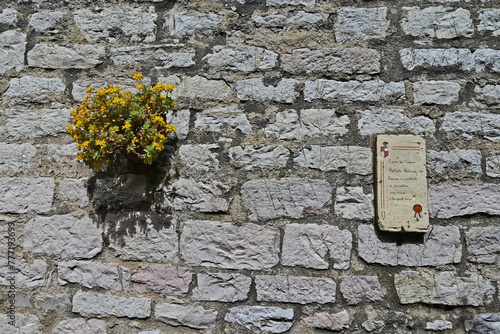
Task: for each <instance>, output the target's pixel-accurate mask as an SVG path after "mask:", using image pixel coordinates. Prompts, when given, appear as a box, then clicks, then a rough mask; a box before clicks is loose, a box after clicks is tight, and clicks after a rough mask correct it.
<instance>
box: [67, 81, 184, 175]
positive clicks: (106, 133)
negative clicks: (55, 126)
mask: <svg viewBox="0 0 500 334" xmlns="http://www.w3.org/2000/svg"><path fill="white" fill-rule="evenodd" d="M133 79H134V80H136V81H137V85H136V89H137V92H136V93H132V92H130V91H122V89H121V88H120V87H119V86H112V85H109V86H108V88H107V89H105V88H101V89H98V90H96V89H94V88H92V87H89V88H88V89H87V96H86V97H85V98H84V99H83V101H82V103H81V104H80V106H79V107H78V108H76V109H75V110H73V111H72V112H71V116H72V117H73V120H72V123H73V124H72V125H68V128H67V132H68V133H69V134H70V135H72V136H73V138H74V140H75V141H76V143H77V148H78V150H79V151H81V152H79V153H78V154H77V160H78V161H83V162H84V163H85V164H86V165H88V166H89V167H91V168H94V169H101V168H102V167H104V166H110V165H111V163H112V162H113V161H114V160H115V159H116V157H117V155H120V154H124V155H126V156H127V157H128V158H130V159H131V160H137V161H140V162H142V163H145V164H151V163H153V161H155V160H156V159H157V158H158V155H159V154H160V152H161V151H162V150H163V149H164V145H165V143H167V142H168V141H171V140H173V139H174V138H175V136H176V130H175V127H174V126H173V125H170V124H167V122H166V116H167V113H168V111H170V110H171V109H172V108H175V106H176V103H175V102H174V101H173V100H172V98H171V93H172V91H173V89H174V87H173V86H172V85H164V84H162V83H157V84H156V85H155V86H154V87H151V86H148V85H146V84H144V83H143V75H142V74H140V73H137V74H136V75H134V77H133Z"/></svg>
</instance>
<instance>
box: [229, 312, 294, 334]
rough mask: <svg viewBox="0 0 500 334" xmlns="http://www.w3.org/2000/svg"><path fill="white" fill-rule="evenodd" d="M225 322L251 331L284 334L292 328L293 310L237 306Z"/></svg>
mask: <svg viewBox="0 0 500 334" xmlns="http://www.w3.org/2000/svg"><path fill="white" fill-rule="evenodd" d="M224 320H225V321H229V322H232V323H235V324H238V325H241V326H243V327H245V328H248V329H250V330H261V331H263V332H267V333H283V332H286V331H287V330H289V329H290V327H292V324H293V309H291V308H288V309H283V308H280V307H273V306H237V307H232V308H230V309H229V313H227V314H226V316H225V317H224Z"/></svg>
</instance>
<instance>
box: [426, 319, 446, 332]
mask: <svg viewBox="0 0 500 334" xmlns="http://www.w3.org/2000/svg"><path fill="white" fill-rule="evenodd" d="M425 329H426V330H430V331H444V330H446V329H453V323H452V322H451V321H447V320H434V321H432V322H427V323H426V324H425Z"/></svg>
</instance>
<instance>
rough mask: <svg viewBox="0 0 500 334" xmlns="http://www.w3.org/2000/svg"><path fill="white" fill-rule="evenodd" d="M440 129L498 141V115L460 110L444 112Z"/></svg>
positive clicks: (499, 131) (499, 117)
mask: <svg viewBox="0 0 500 334" xmlns="http://www.w3.org/2000/svg"><path fill="white" fill-rule="evenodd" d="M441 130H443V131H447V132H453V131H457V132H462V134H463V136H464V137H466V138H468V139H471V138H472V137H473V136H474V135H479V136H480V137H484V138H486V139H488V140H492V141H499V140H500V115H497V114H483V113H479V112H461V111H457V112H451V113H446V114H445V115H444V117H443V123H442V124H441Z"/></svg>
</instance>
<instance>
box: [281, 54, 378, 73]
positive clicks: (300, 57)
mask: <svg viewBox="0 0 500 334" xmlns="http://www.w3.org/2000/svg"><path fill="white" fill-rule="evenodd" d="M281 67H282V68H283V70H284V71H286V72H289V73H293V74H303V73H305V74H310V73H321V74H337V73H342V74H358V73H367V74H375V73H379V72H380V54H379V53H378V52H377V51H376V50H373V49H366V48H333V49H319V50H311V49H294V50H293V52H292V53H291V54H282V55H281Z"/></svg>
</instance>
